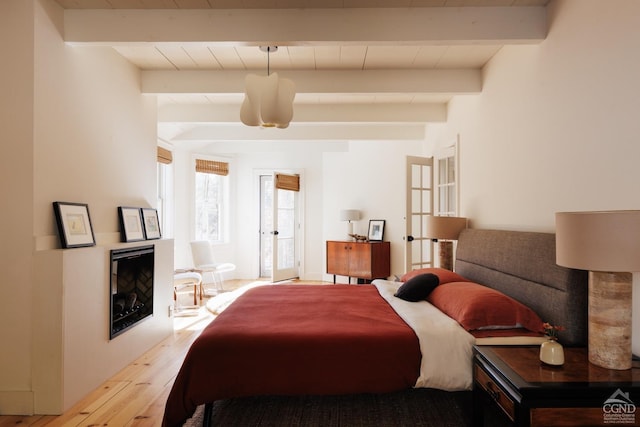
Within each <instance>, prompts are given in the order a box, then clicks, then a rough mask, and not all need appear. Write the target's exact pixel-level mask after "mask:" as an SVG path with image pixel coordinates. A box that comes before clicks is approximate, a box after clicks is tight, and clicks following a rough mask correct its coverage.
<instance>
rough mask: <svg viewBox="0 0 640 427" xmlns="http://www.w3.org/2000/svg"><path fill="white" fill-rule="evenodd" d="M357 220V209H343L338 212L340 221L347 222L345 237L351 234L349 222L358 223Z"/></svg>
mask: <svg viewBox="0 0 640 427" xmlns="http://www.w3.org/2000/svg"><path fill="white" fill-rule="evenodd" d="M359 219H360V211H359V210H357V209H344V210H341V211H340V221H348V223H347V235H351V234H353V223H352V222H351V221H358V220H359Z"/></svg>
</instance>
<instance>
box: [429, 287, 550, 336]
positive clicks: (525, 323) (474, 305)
mask: <svg viewBox="0 0 640 427" xmlns="http://www.w3.org/2000/svg"><path fill="white" fill-rule="evenodd" d="M427 301H429V302H430V303H431V304H433V305H434V306H436V307H437V308H438V309H440V311H442V312H443V313H445V314H446V315H448V316H449V317H451V318H453V319H455V320H457V321H458V323H460V325H462V327H463V328H465V329H466V330H467V331H472V330H477V329H491V328H496V329H499V328H508V327H509V328H515V327H522V328H526V329H528V330H530V331H533V332H539V331H541V330H542V320H540V317H538V315H537V314H536V313H535V312H534V311H533V310H531V309H530V308H529V307H527V306H526V305H524V304H522V303H520V302H518V301H516V300H514V299H513V298H511V297H509V296H507V295H505V294H503V293H502V292H500V291H497V290H495V289H491V288H488V287H486V286H482V285H479V284H477V283H473V282H450V283H447V284H445V285H442V284H441V285H440V286H438V287H436V288H435V289H434V290H433V291H432V292H431V293H430V294H429V297H428V298H427Z"/></svg>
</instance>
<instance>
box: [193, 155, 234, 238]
mask: <svg viewBox="0 0 640 427" xmlns="http://www.w3.org/2000/svg"><path fill="white" fill-rule="evenodd" d="M228 174H229V166H228V163H224V162H218V161H214V160H203V159H196V172H195V214H196V218H195V240H208V241H210V242H214V243H216V242H217V243H222V242H225V241H226V240H227V235H228V233H227V228H228V225H227V223H228V220H227V217H228V215H227V205H228V202H227V201H228V186H229V183H228V180H229V178H228Z"/></svg>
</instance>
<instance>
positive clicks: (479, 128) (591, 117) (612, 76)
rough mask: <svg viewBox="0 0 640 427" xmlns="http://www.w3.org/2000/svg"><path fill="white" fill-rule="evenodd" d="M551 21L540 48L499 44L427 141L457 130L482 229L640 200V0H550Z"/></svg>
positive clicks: (474, 220)
mask: <svg viewBox="0 0 640 427" xmlns="http://www.w3.org/2000/svg"><path fill="white" fill-rule="evenodd" d="M549 25H550V28H551V30H550V31H549V35H548V37H547V39H546V40H545V41H544V42H543V43H541V44H540V45H539V46H513V47H506V48H503V49H502V50H501V51H500V52H499V53H498V54H497V55H496V56H495V57H494V58H493V59H492V60H491V61H490V62H489V64H488V65H487V66H486V67H485V70H484V83H483V90H482V94H481V95H479V96H473V97H466V98H465V97H460V98H457V99H456V100H454V101H453V102H451V104H450V106H449V117H448V122H447V124H446V125H445V126H444V128H442V129H437V131H436V132H433V135H434V136H433V138H431V139H430V141H429V143H430V146H431V148H433V147H436V146H438V145H439V144H442V143H445V142H446V141H450V140H451V139H452V138H454V137H455V135H456V134H459V136H460V165H461V166H460V169H461V177H460V196H461V214H462V215H463V216H467V217H469V218H470V220H471V224H472V226H473V227H474V228H498V229H514V230H533V231H545V232H553V231H554V230H555V223H554V214H555V212H558V211H579V210H612V209H640V192H639V191H638V188H637V187H638V182H640V168H638V159H640V144H639V143H638V135H640V120H638V112H639V111H640V84H638V76H640V56H639V55H637V52H638V48H639V44H638V37H635V36H633V35H634V34H637V32H638V27H639V26H640V2H637V1H635V0H615V1H608V2H602V1H597V0H580V1H578V0H566V1H553V2H552V3H551V4H550V6H549ZM639 237H640V236H639ZM635 279H636V280H635V282H636V283H637V282H638V280H637V279H638V278H637V277H636V278H635ZM636 294H637V292H636ZM634 311H635V312H636V314H637V313H640V303H636V304H634ZM639 318H640V316H635V319H636V320H638V319H639ZM638 335H639V334H638V333H635V334H634V337H635V339H634V341H640V339H638V338H639V337H638ZM639 350H640V345H639V344H638V343H635V342H634V353H636V354H639V353H640V351H639Z"/></svg>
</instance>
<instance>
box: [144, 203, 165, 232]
mask: <svg viewBox="0 0 640 427" xmlns="http://www.w3.org/2000/svg"><path fill="white" fill-rule="evenodd" d="M142 225H143V227H144V236H145V238H146V239H147V240H150V239H159V238H161V237H162V233H161V232H160V221H159V220H158V211H157V210H156V209H153V208H142Z"/></svg>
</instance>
